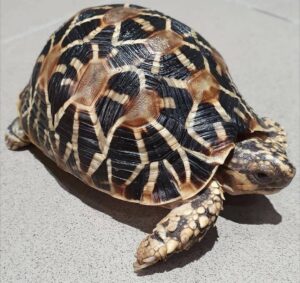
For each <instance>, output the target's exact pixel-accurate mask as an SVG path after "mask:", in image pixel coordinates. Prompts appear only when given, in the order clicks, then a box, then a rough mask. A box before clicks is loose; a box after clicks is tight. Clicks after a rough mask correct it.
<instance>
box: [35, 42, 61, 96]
mask: <svg viewBox="0 0 300 283" xmlns="http://www.w3.org/2000/svg"><path fill="white" fill-rule="evenodd" d="M60 54H61V52H60V46H58V45H56V46H54V47H53V48H52V49H51V50H50V53H49V54H48V55H47V56H46V57H45V58H44V60H43V62H42V66H41V69H40V72H39V86H40V88H41V89H43V90H45V89H46V88H47V86H48V82H49V80H50V78H51V76H52V74H53V73H54V71H55V68H56V67H57V62H58V60H59V58H60Z"/></svg>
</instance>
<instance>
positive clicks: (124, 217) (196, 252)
mask: <svg viewBox="0 0 300 283" xmlns="http://www.w3.org/2000/svg"><path fill="white" fill-rule="evenodd" d="M29 151H30V152H31V153H32V154H33V155H34V157H35V158H37V159H38V160H39V161H40V162H41V163H42V164H43V165H44V166H45V168H46V169H47V170H48V171H49V173H50V174H51V175H53V176H54V178H55V179H56V180H57V182H58V183H59V184H60V186H61V187H62V188H63V189H65V190H66V191H68V192H69V193H71V194H72V195H74V196H76V197H78V198H79V199H80V200H81V201H82V202H84V203H85V204H87V205H89V206H90V207H92V208H94V209H97V210H98V211H101V212H103V213H105V214H107V215H110V216H111V217H112V218H114V219H116V220H117V221H121V222H122V223H125V224H127V225H130V226H132V227H135V228H137V229H140V230H141V231H143V232H145V233H150V232H151V231H152V229H153V228H154V227H155V225H156V223H157V222H159V221H160V220H161V219H162V218H163V217H164V216H165V215H166V214H167V213H168V210H167V209H165V208H162V207H152V206H142V205H138V204H134V203H129V202H125V201H120V200H117V199H114V198H112V197H111V196H109V195H106V194H105V193H102V192H100V191H97V190H95V189H93V188H90V187H89V186H87V185H85V184H84V183H83V182H81V181H80V180H78V179H77V178H76V177H74V176H72V175H71V174H69V173H66V172H64V171H63V170H61V169H60V168H59V167H58V166H57V165H56V164H55V163H54V162H53V161H52V160H50V159H49V158H48V157H46V156H45V155H44V154H43V153H42V152H41V151H40V150H39V149H37V148H36V147H34V146H31V147H29ZM221 217H224V218H226V219H229V220H231V221H234V222H237V223H241V224H278V223H280V222H281V215H280V214H279V213H278V212H277V211H276V210H275V209H274V207H273V206H272V204H271V202H270V201H269V200H268V198H266V197H265V196H262V195H248V196H234V197H233V196H230V195H226V201H225V204H224V210H223V211H222V214H221ZM217 239H218V232H217V229H216V227H213V228H212V229H210V230H209V231H208V232H207V235H206V236H205V237H204V239H203V240H202V241H201V242H200V243H197V244H195V245H194V246H193V248H192V249H190V250H189V251H184V252H181V253H180V254H178V255H176V256H175V257H170V259H168V261H167V262H163V263H158V264H156V265H154V266H151V267H149V268H147V269H146V270H142V271H141V272H139V273H138V275H139V276H147V275H151V274H153V273H161V272H165V271H170V270H172V269H176V268H180V267H183V266H185V265H186V264H189V263H190V262H193V261H195V260H201V259H200V258H201V257H202V256H203V255H205V254H206V253H207V252H209V251H210V250H211V249H212V248H213V246H214V244H215V242H216V241H217ZM137 245H138V243H137Z"/></svg>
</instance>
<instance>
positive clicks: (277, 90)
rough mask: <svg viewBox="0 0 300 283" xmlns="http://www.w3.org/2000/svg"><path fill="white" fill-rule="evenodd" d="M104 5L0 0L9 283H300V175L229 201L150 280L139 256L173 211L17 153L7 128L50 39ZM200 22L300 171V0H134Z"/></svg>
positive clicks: (4, 244)
mask: <svg viewBox="0 0 300 283" xmlns="http://www.w3.org/2000/svg"><path fill="white" fill-rule="evenodd" d="M104 3H106V2H104V1H100V0H98V1H80V0H73V1H58V0H53V1H37V0H10V1H2V2H1V5H2V9H1V35H2V41H1V132H0V133H1V282H299V278H300V264H299V263H300V250H299V246H300V245H299V236H300V235H299V234H300V233H299V227H300V225H299V224H300V221H299V212H300V211H299V185H300V183H299V177H298V176H299V173H298V175H297V176H296V178H295V179H294V181H293V182H292V183H291V185H290V186H289V187H288V188H287V189H285V190H284V191H282V192H281V193H279V194H277V195H272V196H268V197H265V196H247V197H231V198H229V197H228V198H227V203H226V205H225V210H224V212H223V213H222V215H221V217H220V218H219V220H218V222H217V227H216V228H215V229H213V230H211V231H210V232H209V233H208V234H207V236H206V238H205V239H204V240H203V241H202V242H201V243H200V244H197V245H195V246H194V247H193V248H192V250H190V251H188V252H184V253H182V254H180V255H177V256H174V257H173V258H171V259H170V260H169V261H168V262H166V263H165V264H159V265H157V266H155V267H153V268H151V269H149V270H147V271H146V272H145V273H143V274H142V275H139V276H138V275H136V274H135V273H134V272H133V269H132V262H133V261H134V252H135V249H136V247H137V245H138V243H139V242H140V240H142V238H143V237H144V236H145V234H146V233H148V232H150V231H151V230H152V228H153V227H154V225H155V223H156V222H157V221H159V220H160V219H161V218H162V217H163V216H164V215H165V214H166V213H167V211H166V210H164V209H162V208H160V209H159V208H149V207H141V206H138V205H132V204H128V203H124V202H120V201H117V200H114V199H112V198H110V197H109V196H106V195H104V194H102V193H98V192H96V191H94V190H92V189H89V188H88V187H86V186H85V185H83V184H81V183H79V181H78V180H76V179H75V178H73V177H71V176H69V175H67V174H65V173H63V172H61V171H60V170H59V169H57V167H56V166H55V165H54V164H53V163H51V162H50V161H49V160H47V159H46V158H44V157H43V156H41V154H40V153H39V152H38V151H37V150H35V149H33V148H32V149H30V150H25V151H19V152H10V151H8V150H6V148H5V146H4V143H3V138H2V137H3V134H4V129H5V127H6V126H7V125H8V123H9V122H10V121H11V120H12V119H13V118H14V117H15V116H16V108H15V103H16V100H17V94H18V92H19V91H20V90H21V89H22V88H23V86H24V85H25V83H26V82H27V80H28V79H29V76H30V73H31V70H32V66H33V64H34V60H35V59H36V57H37V55H38V53H39V52H40V50H41V48H42V46H43V45H44V43H45V42H46V39H47V37H48V36H49V34H50V33H51V32H52V31H53V30H54V29H55V28H57V27H58V26H59V25H60V24H61V23H62V22H63V21H64V20H65V19H66V18H67V17H68V16H70V15H71V14H73V13H74V12H76V11H77V10H79V9H80V8H83V7H85V6H92V5H100V4H104ZM135 3H139V4H141V5H144V6H148V7H152V8H155V9H158V10H161V11H163V12H165V13H167V14H169V15H172V16H173V17H175V18H178V19H180V20H182V21H183V22H185V23H187V24H189V25H190V26H192V27H194V28H195V29H196V30H197V31H199V32H200V33H201V34H202V35H203V36H204V37H206V39H207V40H209V41H210V42H211V43H212V44H213V45H214V46H215V47H217V49H218V50H219V51H220V52H221V53H222V54H223V56H224V57H225V59H226V61H227V63H228V65H229V67H230V70H231V73H232V76H233V78H234V80H235V82H236V84H237V85H238V87H239V89H240V91H241V92H242V94H243V96H244V97H245V99H246V100H247V101H248V103H249V104H250V105H252V106H253V108H254V109H255V110H256V112H257V113H258V114H260V115H264V116H270V117H272V118H274V119H275V120H278V121H279V122H280V123H281V124H282V125H283V126H284V127H285V128H286V131H287V133H288V137H289V153H290V158H291V160H292V161H293V162H294V164H295V165H296V167H297V168H298V171H299V170H300V169H299V168H300V166H299V156H300V154H299V148H300V147H299V146H300V144H299V1H297V0H289V1H286V0H276V1H273V0H267V1H250V0H222V1H208V0H207V1H196V0H195V1H150V0H149V1H135Z"/></svg>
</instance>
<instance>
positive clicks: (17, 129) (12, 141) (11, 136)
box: [5, 118, 30, 150]
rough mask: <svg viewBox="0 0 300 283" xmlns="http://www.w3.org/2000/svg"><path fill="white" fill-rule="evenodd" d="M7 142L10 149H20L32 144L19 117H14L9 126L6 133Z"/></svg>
mask: <svg viewBox="0 0 300 283" xmlns="http://www.w3.org/2000/svg"><path fill="white" fill-rule="evenodd" d="M5 143H6V146H7V148H8V149H10V150H18V149H20V148H22V147H25V146H27V145H29V144H30V141H29V138H28V137H27V135H26V134H25V132H24V130H23V128H22V126H21V123H20V119H19V118H16V119H14V120H13V122H12V123H11V124H10V125H9V126H8V128H7V131H6V134H5Z"/></svg>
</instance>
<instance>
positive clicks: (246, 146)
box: [217, 120, 296, 195]
mask: <svg viewBox="0 0 300 283" xmlns="http://www.w3.org/2000/svg"><path fill="white" fill-rule="evenodd" d="M267 121H268V123H269V124H270V123H272V127H270V128H269V129H270V130H269V131H267V132H256V133H254V134H251V135H249V136H248V137H247V136H246V137H244V139H241V141H238V142H237V143H236V146H235V148H234V150H233V151H232V152H231V154H230V156H229V157H228V158H227V160H226V162H225V164H224V165H222V166H221V167H220V170H218V173H217V174H218V175H217V176H218V179H219V180H220V182H221V183H222V184H223V185H224V189H225V190H226V191H227V192H228V193H230V194H233V195H238V194H272V193H275V192H278V191H279V190H281V189H283V188H284V187H286V186H288V185H289V183H290V182H291V181H292V179H293V177H294V175H295V173H296V169H295V167H294V166H293V165H292V164H291V163H290V162H289V160H288V158H287V153H286V135H285V132H284V131H283V129H282V128H281V127H280V126H279V125H278V124H277V123H274V122H272V121H270V120H267Z"/></svg>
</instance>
